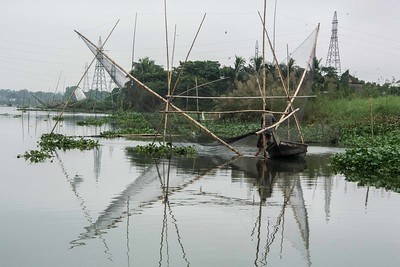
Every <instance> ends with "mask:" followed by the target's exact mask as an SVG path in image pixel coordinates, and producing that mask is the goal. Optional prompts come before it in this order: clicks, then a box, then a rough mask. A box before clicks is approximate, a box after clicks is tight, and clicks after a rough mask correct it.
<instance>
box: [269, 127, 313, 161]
mask: <svg viewBox="0 0 400 267" xmlns="http://www.w3.org/2000/svg"><path fill="white" fill-rule="evenodd" d="M266 150H267V152H268V155H269V157H270V158H295V157H304V156H305V155H306V153H307V145H306V144H304V143H299V142H293V141H287V140H280V139H279V137H278V136H277V134H276V133H273V134H272V140H271V142H270V144H269V145H268V146H267V149H266Z"/></svg>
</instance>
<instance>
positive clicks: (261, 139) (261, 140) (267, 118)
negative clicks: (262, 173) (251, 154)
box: [255, 109, 276, 156]
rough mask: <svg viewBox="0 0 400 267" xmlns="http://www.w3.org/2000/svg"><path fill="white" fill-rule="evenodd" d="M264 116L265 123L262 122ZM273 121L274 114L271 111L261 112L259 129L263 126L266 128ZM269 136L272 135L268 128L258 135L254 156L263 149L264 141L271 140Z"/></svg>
mask: <svg viewBox="0 0 400 267" xmlns="http://www.w3.org/2000/svg"><path fill="white" fill-rule="evenodd" d="M266 110H267V111H270V110H269V109H266ZM264 118H265V124H264ZM275 121H276V120H275V116H274V114H272V113H271V112H267V113H265V114H263V115H262V116H261V129H262V128H263V127H265V128H267V127H269V126H271V125H272V124H274V123H275ZM271 136H272V129H268V130H266V131H264V132H263V133H262V134H260V135H259V137H258V141H257V147H258V151H257V153H256V154H255V156H258V154H260V152H261V151H262V150H263V148H264V142H265V143H266V144H268V143H269V141H270V140H271ZM264 137H265V139H264ZM264 140H265V141H264Z"/></svg>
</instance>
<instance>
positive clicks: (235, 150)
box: [75, 31, 241, 155]
mask: <svg viewBox="0 0 400 267" xmlns="http://www.w3.org/2000/svg"><path fill="white" fill-rule="evenodd" d="M75 32H76V33H77V34H78V35H79V36H80V37H81V38H82V39H84V40H85V42H87V43H89V44H90V45H91V46H93V47H96V49H97V51H98V52H99V53H101V54H102V55H103V56H104V57H105V58H107V59H108V60H109V61H110V62H111V63H112V64H114V65H115V66H116V67H118V68H119V69H120V70H121V71H122V72H123V73H124V74H125V75H126V76H127V77H128V78H130V79H132V80H133V81H134V82H136V83H137V84H138V85H140V86H141V87H142V88H143V89H145V90H146V91H148V92H149V93H151V94H152V95H153V96H155V97H156V98H157V99H159V100H161V101H162V102H164V103H166V104H167V103H169V105H170V107H171V108H173V109H174V110H175V111H177V112H178V113H180V114H181V115H182V116H183V117H185V118H186V119H188V120H189V121H190V122H192V123H194V124H195V125H196V126H198V127H200V128H201V129H203V130H204V131H205V132H206V133H207V134H208V135H210V136H211V137H213V138H214V139H215V140H217V141H218V142H220V143H221V144H223V145H224V146H226V147H228V148H229V149H230V150H232V151H233V152H235V153H236V154H238V155H241V153H240V152H239V151H238V150H237V149H236V148H234V147H232V146H231V145H229V144H228V143H226V142H225V141H224V140H222V139H221V138H219V137H218V136H216V135H215V134H214V133H213V132H211V131H210V130H208V129H207V128H206V127H205V126H204V125H202V124H201V123H199V122H198V121H196V120H195V119H193V118H192V117H190V116H189V115H188V114H186V113H185V112H184V111H183V110H181V109H180V108H178V107H177V106H175V105H174V104H172V103H170V99H165V98H164V97H162V96H161V95H159V94H158V93H157V92H155V91H153V90H152V89H150V88H149V87H147V86H146V85H145V84H143V83H142V82H141V81H139V80H138V79H137V78H135V77H134V76H133V75H132V74H130V73H129V72H127V71H126V70H125V69H124V68H122V67H121V66H120V65H119V64H117V63H116V62H115V61H114V60H112V59H111V58H110V57H109V56H108V55H106V54H105V53H104V51H101V50H100V49H99V48H97V46H96V45H94V44H93V43H92V42H91V41H90V40H89V39H87V38H86V37H85V36H83V35H82V34H80V33H79V32H78V31H75Z"/></svg>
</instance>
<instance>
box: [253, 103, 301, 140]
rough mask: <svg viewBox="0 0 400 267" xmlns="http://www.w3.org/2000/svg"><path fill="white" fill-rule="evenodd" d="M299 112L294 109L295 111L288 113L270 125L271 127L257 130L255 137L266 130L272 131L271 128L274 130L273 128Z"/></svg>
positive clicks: (297, 109)
mask: <svg viewBox="0 0 400 267" xmlns="http://www.w3.org/2000/svg"><path fill="white" fill-rule="evenodd" d="M299 110H300V109H299V108H296V109H295V110H293V111H292V112H290V113H289V114H288V115H287V116H286V117H281V118H280V120H279V121H278V122H276V123H274V124H272V125H271V126H268V127H265V128H263V129H261V130H258V131H257V132H255V133H256V135H259V134H261V133H263V132H265V131H266V130H269V129H272V128H275V127H277V126H279V125H280V124H281V123H282V122H284V121H285V120H287V119H289V118H290V117H291V116H293V115H294V114H295V113H296V112H297V111H299Z"/></svg>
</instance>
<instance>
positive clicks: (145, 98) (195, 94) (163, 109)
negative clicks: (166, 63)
mask: <svg viewBox="0 0 400 267" xmlns="http://www.w3.org/2000/svg"><path fill="white" fill-rule="evenodd" d="M78 34H79V33H78ZM79 35H80V34H79ZM317 35H318V28H317V29H316V30H315V31H314V32H313V33H312V34H310V35H309V36H308V38H307V39H306V40H305V41H304V42H303V43H302V44H301V45H300V46H299V47H298V48H297V49H296V50H295V51H294V52H293V53H291V58H292V60H291V63H292V64H290V65H287V66H284V65H283V64H279V65H278V66H277V68H276V70H275V71H273V72H269V73H268V71H267V76H268V77H267V96H269V98H268V99H267V106H268V107H269V109H270V110H273V111H274V112H277V113H275V118H276V121H278V120H281V119H284V118H285V117H286V116H287V114H289V113H293V112H294V110H295V109H296V108H299V110H298V111H297V112H296V113H295V114H296V116H291V117H290V118H289V119H287V118H285V122H284V123H282V124H280V125H279V127H278V128H277V130H278V134H279V135H280V136H282V139H285V140H292V141H300V140H301V135H299V134H295V132H297V131H298V128H297V125H298V124H299V123H300V121H301V118H302V117H303V114H304V109H305V105H306V102H307V96H309V93H310V92H311V85H312V72H311V70H312V68H311V65H312V62H313V60H314V57H315V43H316V38H317ZM80 36H81V38H82V39H83V41H84V42H85V44H86V45H87V46H88V47H89V49H90V50H91V51H92V53H93V54H94V55H95V56H96V58H97V60H98V61H99V62H100V63H101V64H102V66H103V67H104V68H105V70H106V71H107V72H108V74H109V75H110V76H111V78H112V79H113V81H114V82H115V84H116V85H117V86H118V87H119V89H120V90H119V97H120V100H121V101H120V103H121V104H120V105H121V107H125V108H126V109H129V110H133V111H136V112H139V113H140V114H142V116H143V117H144V118H145V119H146V121H147V122H148V123H149V125H150V127H151V128H153V129H155V130H156V131H157V132H158V133H159V134H160V135H163V136H164V137H167V136H171V137H172V136H175V135H179V136H181V137H184V138H186V139H189V140H191V141H193V140H194V141H199V138H202V139H201V140H200V141H203V142H208V141H211V140H218V139H219V136H216V134H213V132H218V130H216V129H215V128H214V129H212V127H211V126H212V125H213V124H212V123H211V124H209V123H208V121H212V122H223V118H224V117H225V116H227V115H225V114H224V113H223V112H222V111H221V110H218V109H215V106H223V105H222V104H221V105H219V102H223V101H225V103H228V104H227V106H228V107H229V108H230V109H231V111H232V109H236V110H233V112H232V113H231V114H234V115H230V116H231V117H229V118H235V116H236V117H237V118H240V116H241V115H239V114H241V113H244V112H243V109H244V106H243V107H242V105H243V104H246V103H247V105H248V106H250V107H251V108H252V109H254V110H253V111H251V112H253V113H254V111H256V112H255V113H256V115H255V116H254V115H253V117H252V118H256V119H255V120H254V121H252V122H250V124H248V125H251V126H250V127H249V128H245V129H243V133H245V132H248V131H250V132H251V131H257V130H258V129H259V128H260V116H261V114H262V99H261V97H260V95H261V94H260V90H261V88H260V75H253V76H251V75H250V77H249V78H247V80H246V82H243V83H242V84H240V83H239V82H237V83H236V84H235V85H234V86H233V87H232V88H231V92H240V95H241V96H242V97H243V98H242V99H238V98H229V92H227V93H226V94H225V96H228V97H227V98H226V99H223V98H221V99H220V98H217V97H216V95H215V94H214V95H213V93H212V91H213V90H212V88H215V87H213V85H211V83H212V82H211V79H208V80H207V79H205V80H201V81H197V80H196V81H194V80H195V79H193V82H192V84H191V85H189V84H190V83H188V81H183V82H186V84H187V88H182V86H181V87H178V89H177V90H175V89H176V87H175V83H177V82H178V80H179V77H180V73H173V74H174V75H173V78H172V76H171V78H170V79H171V80H170V90H168V87H169V85H168V82H167V77H165V82H164V83H163V82H160V80H161V79H160V77H156V78H157V79H154V77H151V76H150V77H148V76H145V75H143V76H140V75H141V73H140V72H138V69H135V66H134V68H133V69H132V70H130V71H129V72H128V71H126V70H124V69H123V68H122V67H120V66H119V65H118V64H116V63H115V62H114V61H113V60H112V59H110V58H109V57H108V56H107V55H106V54H104V53H103V52H102V51H100V50H99V48H98V47H96V45H94V44H93V43H91V42H90V41H89V40H88V39H87V38H85V37H83V36H82V35H80ZM310 47H311V48H310ZM307 50H308V57H304V55H305V54H307V53H306V51H307ZM302 57H303V58H302ZM142 63H143V62H142ZM143 66H148V67H151V66H152V65H151V64H148V65H146V64H142V67H143ZM153 67H154V66H153ZM275 67H276V66H275ZM142 72H143V73H150V72H148V70H145V69H144V70H142ZM133 73H135V75H132V74H133ZM156 73H157V72H156ZM158 73H161V72H158ZM138 75H139V76H140V77H139V78H138ZM218 78H220V77H218ZM155 81H157V82H155ZM268 81H270V82H269V83H268ZM202 86H204V87H202ZM194 88H196V90H194ZM200 88H201V89H200ZM248 88H250V89H251V90H250V89H249V90H248ZM169 91H172V96H171V97H168V94H169V93H168V92H169ZM182 96H186V98H185V97H183V98H182ZM213 96H214V98H213ZM199 97H200V98H199ZM249 97H250V98H249ZM251 97H254V98H253V99H252V98H251ZM200 101H202V102H203V103H202V104H201V105H199V102H200ZM289 102H290V103H291V104H292V105H289V104H288V103H289ZM204 103H205V104H204ZM253 103H256V104H253ZM199 107H201V108H202V109H199ZM257 110H258V111H257ZM281 114H284V115H282V116H281ZM166 115H168V116H166ZM246 116H248V115H246ZM227 117H228V116H227ZM249 118H250V117H249ZM295 118H296V120H297V122H296V120H295ZM242 121H243V120H242ZM204 125H205V126H207V127H204ZM210 125H211V126H210ZM214 126H215V123H214ZM210 127H211V129H210V131H209V130H208V128H210ZM164 129H167V130H166V131H165V132H164ZM217 134H218V135H220V134H219V133H217ZM228 134H229V133H228ZM194 136H196V139H193V138H192V137H194ZM199 136H200V137H199ZM243 136H244V137H243V138H247V137H251V138H252V139H254V135H253V134H249V135H246V134H244V135H243ZM204 137H208V138H204ZM211 137H212V138H211ZM243 138H238V139H236V140H233V141H240V140H241V139H243ZM225 140H226V139H225ZM218 141H222V142H220V143H224V140H222V138H221V139H220V140H218ZM241 142H243V140H242V141H241ZM252 142H254V141H252ZM229 143H230V142H229Z"/></svg>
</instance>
